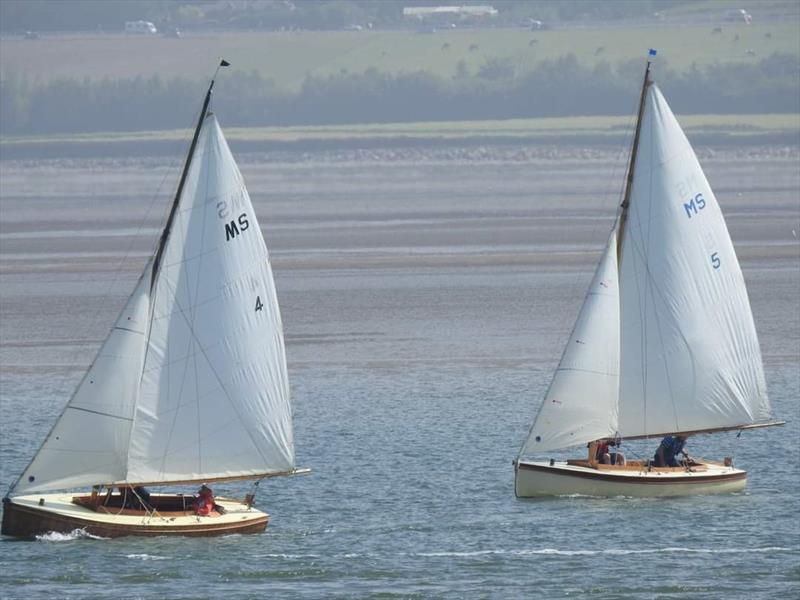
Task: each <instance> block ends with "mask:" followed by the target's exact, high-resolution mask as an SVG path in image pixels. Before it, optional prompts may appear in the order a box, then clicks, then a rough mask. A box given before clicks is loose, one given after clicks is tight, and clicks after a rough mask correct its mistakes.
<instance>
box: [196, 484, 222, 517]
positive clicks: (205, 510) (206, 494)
mask: <svg viewBox="0 0 800 600" xmlns="http://www.w3.org/2000/svg"><path fill="white" fill-rule="evenodd" d="M216 507H217V505H216V504H215V503H214V492H212V491H211V488H210V487H208V486H207V485H206V484H205V483H204V484H203V485H201V486H200V489H199V490H198V491H197V498H196V499H195V501H194V512H195V514H196V515H199V516H201V517H207V516H208V515H210V514H211V511H213V510H214V509H215V508H216Z"/></svg>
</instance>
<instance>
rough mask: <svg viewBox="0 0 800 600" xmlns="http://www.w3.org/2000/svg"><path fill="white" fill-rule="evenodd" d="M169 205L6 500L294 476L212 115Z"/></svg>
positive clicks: (262, 316)
mask: <svg viewBox="0 0 800 600" xmlns="http://www.w3.org/2000/svg"><path fill="white" fill-rule="evenodd" d="M176 203H177V204H176V207H175V211H174V218H173V219H172V222H171V224H170V227H169V231H168V235H166V236H165V237H164V240H163V247H161V248H160V250H159V253H158V256H159V260H158V261H153V260H151V261H150V262H149V263H148V266H147V267H146V268H145V272H144V274H143V276H142V277H141V279H140V280H139V283H138V284H137V287H136V289H135V291H134V293H133V294H132V296H131V297H130V299H129V300H128V303H127V304H126V306H125V308H124V309H123V311H122V313H121V314H120V316H119V318H118V319H117V322H116V324H115V326H114V329H113V330H112V331H111V333H110V334H109V336H108V338H107V339H106V341H105V343H104V344H103V346H102V347H101V349H100V352H99V353H98V355H97V357H96V358H95V361H94V362H93V364H92V366H91V367H90V369H89V371H88V372H87V374H86V376H85V377H84V379H83V380H82V382H81V384H80V385H79V387H78V389H77V391H76V392H75V394H74V395H73V397H72V399H71V400H70V402H69V404H68V406H67V408H66V409H65V410H64V412H63V413H62V415H61V417H60V419H59V420H58V422H57V423H56V425H55V426H54V428H53V430H52V431H51V433H50V435H49V436H48V438H47V439H46V440H45V443H44V444H43V445H42V447H41V448H40V450H39V452H38V453H37V454H36V456H35V457H34V459H33V460H32V462H31V464H30V465H29V466H28V468H27V469H26V470H25V472H24V473H23V474H22V476H21V477H20V480H19V481H18V483H17V485H16V488H15V489H16V491H18V492H25V491H34V490H36V491H46V490H54V489H63V488H68V487H79V486H88V485H98V484H105V485H108V484H112V483H123V482H124V483H130V484H136V483H169V482H189V481H204V480H214V479H234V478H242V477H261V476H265V475H268V474H273V473H284V472H289V471H292V470H293V469H294V442H293V433H292V415H291V406H290V401H289V385H288V377H287V371H286V358H285V351H284V342H283V330H282V325H281V318H280V312H279V308H278V302H277V297H276V292H275V285H274V281H273V277H272V270H271V268H270V264H269V257H268V253H267V248H266V245H265V243H264V238H263V236H262V235H261V230H260V227H259V224H258V220H257V219H256V215H255V212H254V210H253V206H252V204H251V202H250V197H249V195H248V193H247V190H246V188H245V186H244V182H243V180H242V176H241V174H240V172H239V169H238V168H237V166H236V163H235V162H234V159H233V156H232V154H231V152H230V149H229V148H228V145H227V143H226V141H225V138H224V137H223V135H222V131H221V129H220V127H219V124H218V123H217V119H216V117H215V116H214V115H213V114H212V113H208V114H205V115H203V116H202V118H201V125H200V129H199V137H198V138H197V143H196V149H195V151H194V155H193V157H192V160H191V161H190V166H189V169H188V171H187V172H186V174H185V185H184V186H183V188H182V191H181V193H180V195H179V198H178V199H177V200H176ZM156 262H157V264H154V263H156ZM154 269H155V272H153V270H154Z"/></svg>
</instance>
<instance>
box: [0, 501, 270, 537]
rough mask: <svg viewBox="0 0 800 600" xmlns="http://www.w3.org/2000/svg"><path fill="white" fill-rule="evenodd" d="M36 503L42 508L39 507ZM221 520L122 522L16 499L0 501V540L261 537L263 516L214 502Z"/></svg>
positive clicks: (68, 505)
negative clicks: (79, 534) (81, 534)
mask: <svg viewBox="0 0 800 600" xmlns="http://www.w3.org/2000/svg"><path fill="white" fill-rule="evenodd" d="M39 499H42V500H43V501H44V502H43V504H42V505H39ZM217 502H218V503H219V504H222V505H223V506H224V507H225V508H226V513H225V515H222V516H218V517H198V516H195V515H192V514H187V515H180V516H177V517H176V516H170V517H159V516H149V517H146V518H143V517H140V516H135V517H134V516H126V515H113V514H104V513H97V512H94V511H91V510H89V509H87V508H84V507H81V506H78V505H76V504H74V503H72V502H71V496H70V495H64V494H45V495H40V496H21V497H16V498H10V499H5V500H4V501H3V524H2V533H3V535H8V536H14V537H22V538H34V537H36V536H38V535H42V534H46V533H49V532H58V533H71V532H73V531H75V530H82V531H85V532H86V533H88V534H90V535H94V536H98V537H103V538H113V537H122V536H129V535H132V536H160V535H173V536H174V535H177V536H206V537H207V536H218V535H230V534H234V533H238V534H242V533H261V532H263V531H264V530H265V529H266V527H267V523H268V521H269V515H267V514H266V513H263V512H261V511H259V510H256V509H253V508H249V509H248V508H247V507H246V506H245V505H244V504H242V503H241V502H237V501H235V500H226V499H217Z"/></svg>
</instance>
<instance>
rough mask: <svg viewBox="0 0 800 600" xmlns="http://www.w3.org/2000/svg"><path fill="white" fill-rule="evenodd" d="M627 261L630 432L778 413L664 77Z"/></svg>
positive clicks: (720, 223) (649, 129)
mask: <svg viewBox="0 0 800 600" xmlns="http://www.w3.org/2000/svg"><path fill="white" fill-rule="evenodd" d="M620 259H621V263H620V290H621V298H620V321H621V324H622V331H621V338H620V347H621V359H620V360H621V365H622V367H621V375H620V397H619V413H620V433H621V434H622V435H623V436H639V435H647V434H650V435H653V434H655V435H657V434H661V433H668V432H673V431H692V430H701V429H709V428H721V427H733V426H738V425H748V424H751V423H754V422H757V421H761V420H765V419H768V418H769V416H770V408H769V402H768V400H767V394H766V384H765V381H764V371H763V366H762V362H761V352H760V350H759V345H758V338H757V336H756V329H755V324H754V323H753V315H752V313H751V311H750V303H749V301H748V298H747V290H746V288H745V283H744V277H743V276H742V271H741V268H740V267H739V261H738V260H737V259H736V253H735V252H734V249H733V244H732V243H731V238H730V235H729V234H728V229H727V227H726V226H725V220H724V219H723V217H722V211H721V210H720V208H719V205H718V204H717V200H716V198H715V197H714V193H713V192H712V191H711V187H710V186H709V184H708V181H707V180H706V177H705V175H704V174H703V170H702V169H701V168H700V164H699V162H698V161H697V157H696V156H695V154H694V151H693V150H692V147H691V146H690V145H689V142H688V140H687V139H686V136H685V135H684V133H683V131H682V130H681V128H680V125H679V124H678V121H677V120H676V119H675V116H674V115H673V114H672V111H671V110H670V108H669V106H668V105H667V103H666V101H665V100H664V97H663V96H662V95H661V92H660V91H659V89H658V87H657V86H656V85H655V84H651V85H650V86H649V89H648V91H647V100H646V106H645V111H644V115H643V119H642V123H641V141H640V145H639V154H638V160H637V168H636V172H635V174H634V177H633V183H632V189H631V200H630V208H629V212H628V220H627V224H626V229H625V236H624V238H623V240H622V252H621V257H620Z"/></svg>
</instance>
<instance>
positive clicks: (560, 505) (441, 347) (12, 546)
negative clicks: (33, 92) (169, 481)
mask: <svg viewBox="0 0 800 600" xmlns="http://www.w3.org/2000/svg"><path fill="white" fill-rule="evenodd" d="M234 149H235V148H234ZM489 155H490V156H491V152H490V153H489ZM504 156H505V155H504ZM240 158H241V163H242V170H243V172H244V176H245V179H246V181H247V183H248V186H249V189H250V192H251V196H252V197H253V200H254V203H255V207H256V210H257V212H258V214H259V218H260V221H261V225H262V228H263V230H264V232H265V236H266V239H267V243H268V245H269V247H270V250H271V255H272V263H273V267H274V271H275V277H276V284H277V289H278V297H279V300H280V303H281V308H282V314H283V321H284V327H285V332H286V342H287V356H288V361H289V372H290V379H291V387H292V396H293V405H294V423H295V445H296V454H297V463H298V466H301V467H310V468H311V469H312V471H313V472H312V474H311V475H308V476H301V477H293V478H278V479H273V480H267V481H264V482H263V483H262V484H261V485H260V486H259V491H258V496H257V504H258V506H259V508H261V509H263V510H265V511H267V512H269V513H270V515H271V521H270V525H269V528H268V529H267V531H266V533H264V534H262V535H252V536H239V535H234V536H228V537H222V538H209V539H188V538H186V539H184V538H121V539H113V540H104V539H98V538H97V537H95V536H91V535H88V534H86V533H85V532H81V531H76V532H73V533H71V534H59V533H50V534H46V535H43V536H41V537H40V538H39V539H38V540H37V541H16V540H12V539H7V538H6V539H3V540H2V542H0V564H1V565H2V568H0V597H3V598H56V597H58V598H86V597H124V598H150V597H161V598H191V599H193V600H195V599H198V598H212V597H213V598H222V597H224V598H255V597H282V598H283V597H287V598H291V597H307V598H320V597H324V598H335V597H362V596H368V597H369V596H375V597H496V598H508V597H512V598H513V597H526V598H551V597H584V596H592V597H598V598H650V597H659V598H687V597H689V598H721V597H730V598H745V597H746V598H771V597H786V598H788V597H792V596H795V595H797V593H798V589H799V586H800V529H799V528H798V508H799V505H798V495H799V494H800V472H799V471H800V469H799V467H800V452H798V450H799V449H800V448H799V447H798V439H800V436H799V435H798V433H799V432H800V419H799V418H798V417H799V416H800V415H798V404H797V403H798V398H799V397H800V366H798V365H799V364H800V307H799V306H798V297H800V295H799V294H800V259H799V258H798V256H799V253H800V245H798V239H797V237H796V236H797V234H798V232H797V230H798V229H800V226H799V224H798V221H799V219H798V217H799V213H800V208H798V203H797V198H798V190H800V175H798V169H797V155H796V151H791V152H789V153H788V155H786V154H784V155H782V156H778V157H776V156H774V155H771V154H770V153H769V152H767V151H764V153H763V154H759V153H758V152H755V153H753V152H751V151H750V150H745V151H741V150H736V151H735V150H730V151H727V152H725V151H721V152H718V153H717V154H716V155H715V157H713V158H711V157H706V158H705V159H704V160H703V164H704V166H705V168H706V170H707V174H708V176H709V179H710V181H711V184H712V186H713V187H714V189H715V191H716V193H717V196H718V198H719V201H720V203H721V205H722V207H723V210H724V211H725V213H726V216H727V220H728V225H729V228H730V230H731V234H732V237H733V239H734V244H735V245H736V248H737V252H738V253H739V256H740V259H741V263H742V268H743V271H744V275H745V278H746V280H747V284H748V289H749V294H750V298H751V302H752V305H753V312H754V315H755V320H756V326H757V329H758V332H759V336H760V342H761V346H762V352H763V355H764V367H765V371H766V377H767V384H768V387H769V393H770V398H771V401H772V405H773V409H774V412H775V414H776V416H777V417H778V418H782V419H786V420H788V421H789V423H788V424H787V425H786V426H784V427H780V428H771V429H762V430H754V431H748V432H745V433H743V434H742V436H741V437H740V438H737V436H736V435H735V434H733V433H727V434H720V435H714V436H696V437H693V438H691V439H690V443H689V446H688V450H689V451H690V452H691V453H693V454H695V455H698V456H707V457H709V458H716V459H719V458H721V457H723V456H732V457H733V458H734V462H735V464H736V465H737V466H739V467H742V468H745V469H746V470H747V471H748V473H749V477H748V485H747V489H746V491H744V492H742V493H739V494H730V495H722V496H707V497H687V498H674V499H650V498H648V499H635V498H612V499H600V498H585V497H571V498H558V499H541V500H519V499H516V498H515V497H514V489H513V468H512V464H511V461H512V459H514V458H515V456H516V453H517V451H518V448H519V446H520V445H521V444H522V442H523V440H524V438H525V435H526V434H527V431H528V428H529V426H530V423H531V421H532V419H533V417H534V415H535V412H536V409H537V407H538V404H539V402H540V400H541V398H542V396H543V394H544V391H545V389H546V386H547V384H548V382H549V379H550V377H551V375H552V371H553V369H554V367H555V365H556V363H557V361H558V358H559V355H560V353H561V350H562V348H563V344H564V343H565V341H566V339H567V335H568V333H569V330H570V328H571V326H572V324H573V322H574V319H575V317H576V314H577V311H578V308H579V306H580V303H581V301H582V299H583V295H584V292H585V289H586V286H587V285H588V282H589V279H590V278H591V274H592V271H593V269H594V265H595V263H596V261H597V259H598V257H599V251H600V249H601V248H602V246H603V244H604V242H605V238H606V236H607V234H608V232H609V229H610V227H611V222H612V219H613V214H614V207H615V206H616V203H617V202H618V195H617V192H618V188H619V184H620V180H621V177H622V174H621V173H622V169H621V166H620V164H619V161H618V160H616V159H615V157H614V156H612V155H610V154H608V153H604V152H603V151H598V152H597V153H595V154H594V155H593V158H592V159H591V160H586V159H585V158H581V155H580V153H577V152H576V153H575V154H573V155H567V156H566V157H563V156H555V157H554V158H552V159H550V160H547V159H542V160H539V161H530V160H514V159H510V158H508V157H507V156H506V157H505V158H503V157H501V158H499V159H496V160H481V161H472V162H471V161H468V160H459V159H455V158H447V157H445V158H442V159H440V160H438V162H437V161H423V160H386V159H385V158H381V157H378V158H374V157H373V158H371V159H370V158H363V157H361V158H353V157H348V156H345V157H337V156H333V157H330V156H322V157H320V156H316V157H315V156H311V157H310V158H308V157H306V158H304V159H303V160H299V159H298V160H291V161H290V160H283V162H281V161H277V162H276V160H275V157H270V156H243V157H240ZM401 158H402V157H401ZM756 167H757V168H756ZM0 168H2V169H3V174H4V177H3V179H2V183H0V185H2V188H0V192H2V197H1V199H2V204H0V211H2V212H1V213H0V216H2V220H1V221H0V283H2V285H1V286H0V300H1V301H2V302H1V303H0V359H1V362H0V369H1V370H0V400H1V402H0V433H1V434H2V435H0V456H2V464H1V465H0V485H1V486H2V489H3V491H5V490H6V489H8V486H9V485H10V484H11V482H12V480H13V479H14V478H15V477H16V476H17V475H18V474H19V473H20V472H21V470H22V469H23V468H24V467H25V465H26V464H27V461H28V460H29V459H30V458H31V456H32V455H33V453H34V452H35V451H36V449H37V448H38V446H39V444H40V443H41V442H42V440H43V439H44V437H45V435H46V434H47V432H48V430H49V428H50V427H51V425H52V423H53V422H54V420H55V418H56V417H57V415H58V414H59V412H60V411H61V409H62V408H63V405H64V403H65V402H66V400H67V399H68V397H69V395H70V393H71V391H72V389H73V388H74V386H75V385H76V383H77V381H78V380H79V379H80V376H81V374H82V372H83V370H84V369H85V368H86V367H87V365H88V364H89V362H90V361H91V359H92V357H93V354H94V352H95V351H96V349H97V347H98V345H99V344H100V342H101V341H102V339H103V338H104V337H105V335H106V333H107V331H108V329H109V327H110V326H111V324H112V322H113V320H114V317H115V314H116V312H117V311H118V310H119V309H120V307H121V305H122V303H123V302H124V300H125V297H126V294H127V293H128V292H129V291H130V289H131V288H132V286H133V284H134V282H135V279H136V277H137V276H138V272H139V270H140V269H141V268H142V266H143V263H144V260H145V258H146V256H147V254H148V252H149V251H150V249H151V248H152V244H153V242H154V239H155V235H156V234H157V231H158V226H159V222H160V220H161V219H162V218H163V216H164V212H165V210H166V208H165V207H166V203H167V202H168V201H169V198H168V196H169V193H168V192H169V188H170V186H171V185H173V184H174V175H170V174H168V173H167V172H166V171H164V170H163V169H150V168H145V166H141V165H137V164H136V163H135V161H134V162H133V163H123V164H119V163H118V162H114V161H110V160H109V161H95V162H90V161H83V162H80V161H78V162H73V163H71V164H69V165H65V164H61V163H59V162H57V161H53V162H48V163H11V162H5V163H0ZM65 173H69V175H70V176H69V177H64V174H65ZM165 177H166V179H165ZM134 182H135V185H133V183H134ZM132 189H133V190H136V191H135V192H132V191H131V190H132ZM143 189H145V190H148V194H143V193H140V190H143ZM793 229H794V230H795V232H794V233H793V232H792V230H793ZM656 443H657V442H656V441H653V442H648V443H644V442H639V443H638V444H634V443H631V444H627V445H626V447H625V450H626V453H627V454H628V456H629V457H630V458H646V457H648V456H650V455H651V454H652V452H653V450H654V449H655V448H654V446H655V445H656ZM583 452H584V450H583V449H580V448H579V449H576V450H575V454H576V455H582V454H583ZM250 489H251V487H250V484H247V483H237V484H228V485H224V484H218V485H217V486H215V491H216V492H217V493H218V494H232V495H238V496H242V495H243V494H244V493H246V492H248V491H250ZM186 491H191V489H187V490H186Z"/></svg>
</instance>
